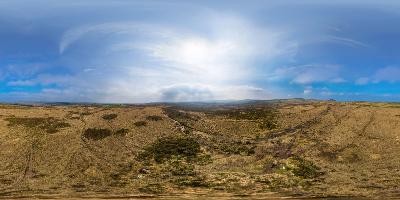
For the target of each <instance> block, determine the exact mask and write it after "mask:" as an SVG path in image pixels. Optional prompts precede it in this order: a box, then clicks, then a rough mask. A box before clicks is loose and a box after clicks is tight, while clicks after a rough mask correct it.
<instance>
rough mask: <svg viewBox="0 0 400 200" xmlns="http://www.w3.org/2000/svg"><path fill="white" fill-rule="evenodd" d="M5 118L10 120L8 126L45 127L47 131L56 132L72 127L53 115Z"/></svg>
mask: <svg viewBox="0 0 400 200" xmlns="http://www.w3.org/2000/svg"><path fill="white" fill-rule="evenodd" d="M5 120H6V121H8V122H9V123H8V126H23V127H26V128H37V129H43V130H45V131H46V132H47V133H56V132H58V131H59V129H61V128H66V127H70V124H68V123H66V122H63V121H61V120H59V119H56V118H53V117H47V118H44V117H11V118H6V119H5Z"/></svg>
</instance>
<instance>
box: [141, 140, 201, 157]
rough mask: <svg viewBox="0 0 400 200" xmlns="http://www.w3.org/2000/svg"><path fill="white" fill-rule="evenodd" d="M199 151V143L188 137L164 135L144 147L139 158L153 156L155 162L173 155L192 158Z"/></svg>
mask: <svg viewBox="0 0 400 200" xmlns="http://www.w3.org/2000/svg"><path fill="white" fill-rule="evenodd" d="M199 153H200V144H199V143H198V142H197V141H196V140H195V139H193V138H189V137H165V138H161V139H158V140H157V141H156V142H154V143H153V144H152V145H150V146H148V147H147V148H145V151H144V152H143V153H142V154H141V155H140V156H139V157H140V158H154V160H155V161H156V162H157V163H162V162H164V161H165V160H168V159H171V158H172V157H173V156H176V157H182V158H186V159H189V160H190V159H193V158H195V157H197V154H199Z"/></svg>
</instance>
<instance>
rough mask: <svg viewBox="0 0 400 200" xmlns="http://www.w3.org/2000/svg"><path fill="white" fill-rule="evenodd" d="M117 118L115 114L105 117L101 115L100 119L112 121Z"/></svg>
mask: <svg viewBox="0 0 400 200" xmlns="http://www.w3.org/2000/svg"><path fill="white" fill-rule="evenodd" d="M117 116H118V115H117V114H106V115H103V116H102V118H103V119H104V120H113V119H115V118H117Z"/></svg>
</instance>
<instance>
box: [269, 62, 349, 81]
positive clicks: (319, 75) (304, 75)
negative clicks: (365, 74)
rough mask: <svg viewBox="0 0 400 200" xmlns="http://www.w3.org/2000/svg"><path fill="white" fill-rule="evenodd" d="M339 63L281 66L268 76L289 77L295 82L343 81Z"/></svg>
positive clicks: (282, 78) (281, 78)
mask: <svg viewBox="0 0 400 200" xmlns="http://www.w3.org/2000/svg"><path fill="white" fill-rule="evenodd" d="M340 70H341V66H340V65H320V64H315V65H300V66H291V67H281V68H278V69H276V70H275V72H274V73H273V74H272V75H271V76H270V77H269V78H270V79H278V80H285V79H289V80H290V82H291V83H295V84H311V83H317V82H331V83H343V82H346V80H344V79H343V78H342V77H340Z"/></svg>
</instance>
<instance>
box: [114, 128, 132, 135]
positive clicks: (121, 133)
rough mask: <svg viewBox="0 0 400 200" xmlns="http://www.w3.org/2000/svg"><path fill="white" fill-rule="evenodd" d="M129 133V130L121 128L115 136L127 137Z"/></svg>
mask: <svg viewBox="0 0 400 200" xmlns="http://www.w3.org/2000/svg"><path fill="white" fill-rule="evenodd" d="M127 133H129V129H127V128H120V129H118V130H116V131H115V133H114V134H115V135H120V136H125V135H126V134H127Z"/></svg>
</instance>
